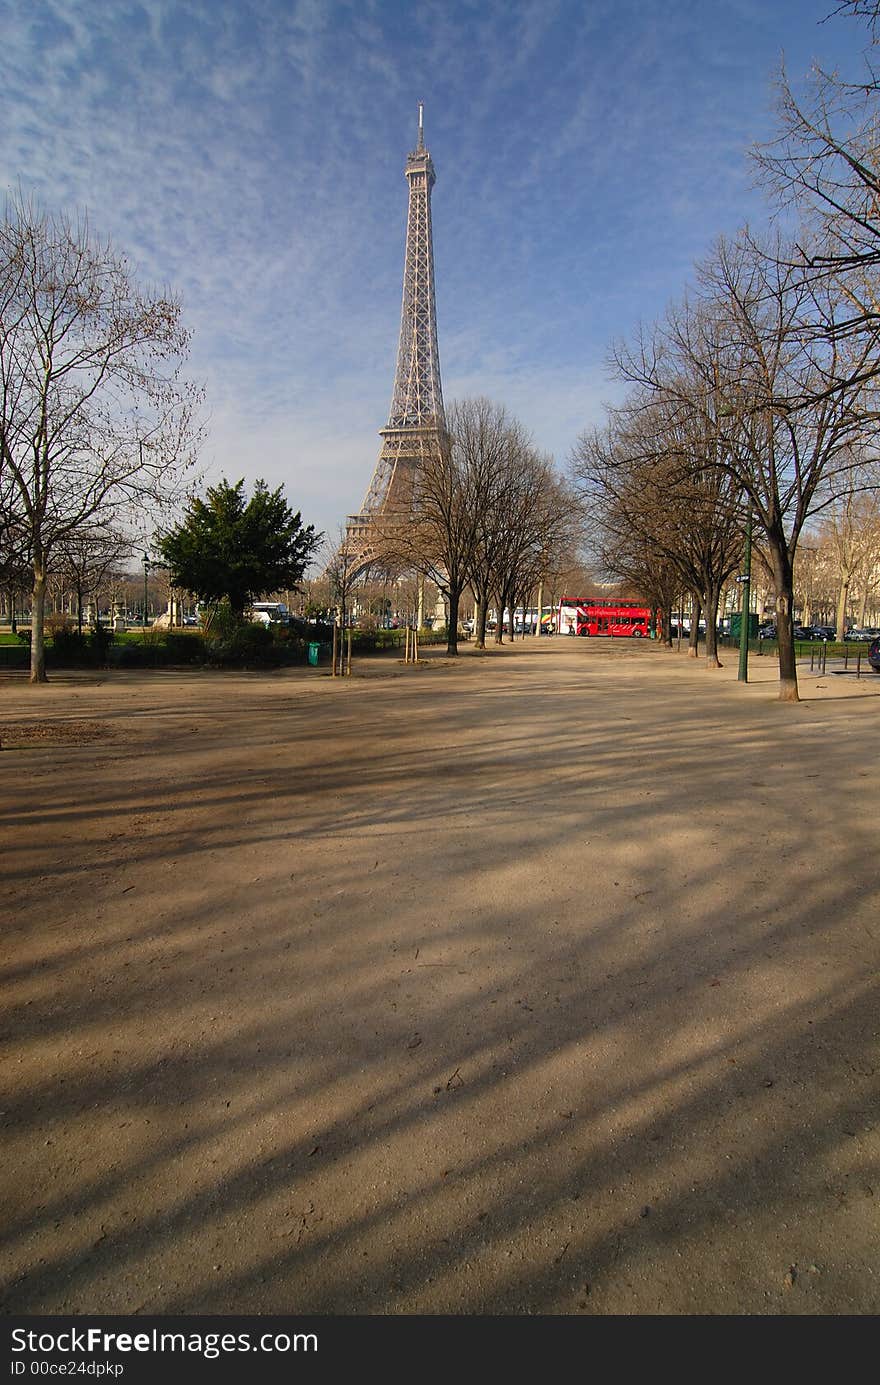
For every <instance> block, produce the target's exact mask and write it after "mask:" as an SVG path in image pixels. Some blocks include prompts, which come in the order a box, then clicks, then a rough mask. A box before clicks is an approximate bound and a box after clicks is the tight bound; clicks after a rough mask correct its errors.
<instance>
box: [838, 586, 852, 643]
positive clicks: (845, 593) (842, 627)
mask: <svg viewBox="0 0 880 1385" xmlns="http://www.w3.org/2000/svg"><path fill="white" fill-rule="evenodd" d="M850 580H851V574H850V573H849V572H848V571H846V570H844V572H842V573H841V576H840V591H839V592H838V593H837V622H836V626H837V628H836V630H835V634H836V635H837V638H838V640H842V639H843V636H844V634H845V632H846V608H847V605H848V603H849V584H850Z"/></svg>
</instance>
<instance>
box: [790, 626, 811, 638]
mask: <svg viewBox="0 0 880 1385" xmlns="http://www.w3.org/2000/svg"><path fill="white" fill-rule="evenodd" d="M794 637H795V639H796V640H812V639H815V638H816V637H815V635H814V634H813V627H812V625H796V626H795V627H794Z"/></svg>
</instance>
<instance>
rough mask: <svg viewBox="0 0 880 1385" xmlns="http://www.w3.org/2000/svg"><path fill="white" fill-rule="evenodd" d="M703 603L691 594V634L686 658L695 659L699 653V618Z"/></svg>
mask: <svg viewBox="0 0 880 1385" xmlns="http://www.w3.org/2000/svg"><path fill="white" fill-rule="evenodd" d="M702 614H703V603H702V601H701V600H700V598H699V597H698V596H694V595H693V593H692V594H691V633H690V638H689V640H688V658H689V659H696V658H697V657H698V655H699V652H700V617H701V616H702Z"/></svg>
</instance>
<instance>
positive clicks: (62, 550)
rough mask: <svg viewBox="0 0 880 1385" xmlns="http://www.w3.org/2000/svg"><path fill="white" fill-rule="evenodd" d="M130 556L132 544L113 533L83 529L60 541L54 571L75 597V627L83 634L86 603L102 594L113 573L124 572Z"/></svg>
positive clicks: (55, 552)
mask: <svg viewBox="0 0 880 1385" xmlns="http://www.w3.org/2000/svg"><path fill="white" fill-rule="evenodd" d="M130 556H131V543H130V541H129V540H128V539H126V538H125V537H124V536H123V535H122V534H119V533H117V532H114V531H113V530H112V529H110V530H108V529H99V530H92V529H80V530H77V531H75V532H73V533H71V534H66V535H64V536H63V537H61V538H59V540H58V542H57V544H56V546H55V548H54V550H53V568H54V571H55V572H56V573H57V574H58V576H59V578H60V579H61V581H62V582H63V583H64V585H65V586H66V587H67V588H68V589H69V590H70V591H72V592H73V594H74V596H75V597H76V624H77V630H78V632H79V633H80V634H82V628H83V602H84V600H85V598H86V597H87V596H88V595H90V594H96V593H97V592H98V591H100V589H101V587H102V586H103V584H104V582H105V580H106V578H107V577H108V576H109V575H110V573H111V572H119V571H121V568H122V564H123V563H124V561H125V559H126V558H128V557H130Z"/></svg>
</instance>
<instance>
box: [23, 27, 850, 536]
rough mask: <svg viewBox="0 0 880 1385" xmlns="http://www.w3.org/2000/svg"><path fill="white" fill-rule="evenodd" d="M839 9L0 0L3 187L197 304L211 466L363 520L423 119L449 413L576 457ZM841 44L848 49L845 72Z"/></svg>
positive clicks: (740, 207)
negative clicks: (22, 192)
mask: <svg viewBox="0 0 880 1385" xmlns="http://www.w3.org/2000/svg"><path fill="white" fill-rule="evenodd" d="M825 8H826V6H825V5H824V4H823V3H822V0H779V3H777V4H775V5H773V6H767V5H766V4H762V3H759V0H704V3H702V4H697V3H695V0H669V3H668V4H665V5H663V6H662V7H661V6H645V5H644V4H643V3H641V0H592V2H591V3H589V4H586V3H583V0H519V2H518V3H510V0H421V3H420V4H419V5H416V6H412V5H408V4H404V3H402V0H400V2H398V0H248V3H241V0H113V3H108V4H95V3H94V0H7V6H6V9H7V12H8V14H7V18H6V21H5V24H4V34H3V45H2V51H0V90H2V91H3V100H4V120H3V128H2V136H0V184H2V185H5V186H7V187H12V186H15V185H16V184H18V183H19V182H20V183H21V184H22V186H23V187H24V188H25V189H26V190H33V191H35V192H36V193H37V194H38V195H39V196H40V197H41V198H42V199H43V200H44V201H45V202H46V203H47V204H48V205H50V206H52V207H59V206H64V207H66V208H69V209H72V208H75V207H81V206H85V207H88V209H89V211H90V216H91V220H92V222H93V224H94V225H95V227H96V228H98V229H99V230H100V231H102V232H105V233H107V234H109V235H110V236H111V237H112V238H113V240H114V241H115V242H116V243H117V244H118V245H119V246H121V247H123V248H124V249H126V250H127V251H128V252H129V254H130V256H131V258H132V259H133V261H134V262H135V264H136V266H137V269H138V271H139V273H140V274H141V275H142V276H143V277H144V278H146V279H148V280H151V281H157V282H159V283H162V284H169V285H171V286H172V287H173V288H174V289H175V290H176V291H178V292H179V293H180V295H181V296H182V298H183V301H184V305H185V312H186V317H187V321H188V322H189V324H190V325H191V326H192V327H193V328H194V329H195V340H194V351H193V360H192V369H193V373H194V374H196V375H197V376H198V377H200V378H203V379H204V380H205V382H206V385H207V391H208V402H209V432H208V439H207V443H206V448H205V463H206V465H207V466H208V468H209V469H210V470H213V471H214V472H215V473H216V472H219V471H221V470H222V471H223V472H225V474H227V475H235V476H238V475H245V476H247V477H250V478H254V477H256V476H258V475H262V476H265V477H266V478H267V479H268V480H270V481H272V482H273V484H277V483H278V482H281V481H283V482H285V484H286V485H287V488H288V493H289V495H290V498H291V500H292V501H293V502H294V503H295V504H297V505H301V506H302V508H303V511H304V513H305V514H306V517H307V518H309V519H314V520H315V521H316V522H317V523H318V524H319V526H320V527H322V528H328V529H332V528H335V525H336V523H337V522H338V519H339V518H340V517H341V516H342V515H343V514H344V513H345V512H346V511H349V510H353V509H355V508H356V507H357V506H358V505H359V504H360V501H361V499H362V496H363V493H364V491H365V490H366V487H367V483H368V481H369V478H370V472H371V470H372V466H373V464H374V460H375V457H376V455H377V451H378V444H379V440H378V435H377V432H378V429H379V428H380V427H381V426H382V424H383V423H384V422H385V414H386V410H387V407H388V402H389V399H390V395H391V385H392V373H393V369H394V360H395V350H396V336H397V329H398V320H399V309H400V281H401V270H402V262H403V240H404V223H405V210H406V185H405V181H404V179H403V176H402V174H403V162H404V158H405V154H406V152H407V149H408V148H409V147H411V145H412V143H413V142H414V138H415V116H416V104H417V102H418V101H419V100H424V101H425V102H426V114H427V134H428V143H429V145H430V147H431V150H432V153H433V155H434V158H435V161H436V163H437V167H438V185H437V189H436V192H435V198H434V212H435V249H436V262H437V293H438V316H439V324H440V332H441V342H440V348H441V360H442V364H443V371H444V387H445V393H446V396H447V397H448V398H452V397H453V396H455V395H459V394H463V393H480V394H488V395H491V396H494V397H497V398H499V399H501V400H502V401H503V402H505V403H506V404H507V405H508V406H509V407H510V408H511V409H513V410H514V411H515V412H517V413H519V414H521V416H522V418H523V421H524V422H525V423H526V424H527V425H528V426H529V427H530V428H531V429H532V430H533V432H534V434H535V438H536V442H537V443H538V445H539V446H541V447H542V448H543V449H546V450H548V451H551V452H553V453H555V454H556V455H557V457H559V458H560V459H562V458H564V457H565V456H566V455H567V453H568V451H569V449H570V447H571V445H572V443H573V442H574V440H575V438H576V436H577V434H578V432H580V430H581V428H582V427H584V426H585V425H586V424H587V423H589V422H590V421H595V420H596V419H597V418H598V417H599V415H600V412H601V400H602V398H603V397H605V396H606V395H607V394H609V393H611V392H612V390H613V386H612V385H611V384H610V382H608V381H607V380H606V378H605V375H604V369H603V361H604V359H605V355H606V348H607V343H608V341H609V339H610V338H611V337H613V336H615V335H618V334H620V333H621V332H626V331H628V330H630V329H631V327H632V325H633V324H634V323H635V321H636V320H637V319H638V318H639V317H648V318H650V317H652V316H654V315H656V313H657V312H659V311H660V310H661V308H662V306H663V303H664V302H665V301H666V300H667V299H668V298H669V297H670V296H672V295H673V294H675V293H676V292H678V291H679V290H680V288H681V287H682V285H683V281H684V278H685V276H686V275H687V272H688V267H689V265H690V263H691V262H692V260H693V258H694V256H695V255H698V254H700V253H701V252H702V251H703V250H704V249H705V247H706V245H707V244H708V242H709V241H710V240H711V238H712V237H713V236H714V235H715V234H716V233H717V232H718V231H720V230H724V229H732V227H733V226H734V225H735V224H736V223H737V221H738V220H740V219H741V218H742V215H751V216H753V215H754V209H755V208H756V207H758V206H759V205H760V204H759V200H758V197H757V194H756V193H755V192H754V191H753V190H751V189H750V188H749V184H748V173H747V170H746V167H745V163H744V160H743V159H742V156H741V151H742V150H743V148H744V146H745V145H746V144H748V143H749V142H750V141H751V140H752V139H754V138H756V137H758V136H759V135H760V134H761V132H762V131H763V130H765V129H766V128H767V123H768V121H769V119H770V116H769V113H768V105H769V102H768V93H769V74H770V71H771V69H772V67H773V66H774V65H775V63H776V61H777V58H778V52H779V49H780V48H781V47H782V46H783V44H785V46H786V47H787V48H788V56H789V65H790V66H793V67H795V68H796V67H797V65H798V63H799V62H802V64H803V65H804V66H805V65H806V62H807V59H808V57H809V56H812V52H813V51H814V50H815V49H817V48H819V46H820V44H821V43H822V42H828V41H832V38H833V42H835V43H837V44H838V45H841V44H843V45H845V44H846V43H849V44H850V46H851V48H853V49H854V48H855V47H856V46H857V45H858V39H857V36H855V35H853V34H852V33H851V32H848V33H847V36H846V37H845V38H843V37H842V36H841V35H840V34H836V33H835V35H834V36H832V35H831V32H830V31H831V27H832V26H826V28H825V30H823V31H822V32H821V33H820V32H819V31H818V30H817V29H816V23H815V22H816V21H817V20H819V19H820V18H822V17H823V13H824V10H825ZM840 51H843V50H842V49H840V48H838V49H836V50H835V53H834V56H835V57H836V56H837V55H838V53H839V52H840Z"/></svg>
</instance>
